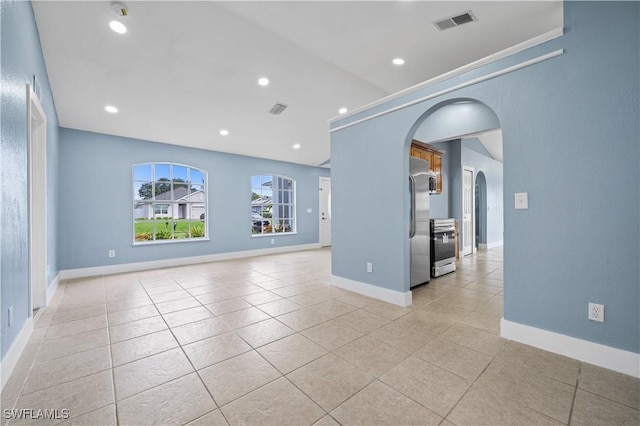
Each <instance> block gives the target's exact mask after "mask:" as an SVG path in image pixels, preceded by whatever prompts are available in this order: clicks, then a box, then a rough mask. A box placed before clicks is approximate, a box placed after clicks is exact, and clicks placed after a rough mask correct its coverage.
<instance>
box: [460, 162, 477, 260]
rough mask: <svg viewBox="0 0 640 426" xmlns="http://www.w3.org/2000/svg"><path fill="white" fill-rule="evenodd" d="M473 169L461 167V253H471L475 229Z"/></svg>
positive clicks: (464, 254)
mask: <svg viewBox="0 0 640 426" xmlns="http://www.w3.org/2000/svg"><path fill="white" fill-rule="evenodd" d="M473 178H474V169H473V168H471V167H467V166H463V167H462V255H463V256H466V255H468V254H472V253H473V251H474V250H473V249H474V246H475V244H474V240H475V230H474V220H473V210H474V206H475V203H474V195H475V194H474V192H475V191H474V188H475V185H474V182H473V180H474V179H473Z"/></svg>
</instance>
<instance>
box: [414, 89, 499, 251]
mask: <svg viewBox="0 0 640 426" xmlns="http://www.w3.org/2000/svg"><path fill="white" fill-rule="evenodd" d="M487 132H492V133H500V120H499V119H498V116H497V114H496V113H495V112H494V111H493V109H492V108H491V107H489V106H487V105H486V104H485V103H483V102H481V101H479V100H476V99H471V98H458V99H451V100H447V101H444V102H441V103H439V104H437V105H435V106H433V107H432V108H430V109H429V110H427V111H425V113H424V114H423V115H422V116H421V117H420V118H418V120H416V122H415V124H414V125H413V126H412V127H411V129H410V131H409V133H408V135H407V139H406V141H405V142H406V143H405V149H406V151H407V153H408V151H409V147H410V145H411V142H412V141H413V140H414V139H415V140H419V141H420V142H424V143H428V144H432V145H435V146H437V147H438V148H440V149H442V150H444V151H446V154H445V157H443V163H446V172H443V176H442V179H443V188H444V189H443V191H442V193H441V194H432V195H431V197H430V198H431V202H430V206H431V207H430V216H431V217H448V218H453V219H455V220H456V221H458V223H459V228H460V236H459V241H460V242H462V241H465V242H467V244H468V247H466V246H465V248H464V249H463V248H462V244H461V247H460V251H461V253H463V254H471V253H473V252H474V251H475V248H476V247H477V245H478V241H477V240H478V235H479V234H478V232H477V230H476V227H477V218H476V216H477V213H476V211H477V210H476V209H474V205H475V197H474V194H475V191H474V187H475V184H476V182H475V181H476V174H475V172H474V173H472V177H471V182H469V179H468V176H466V175H465V170H473V169H474V167H473V166H471V165H470V164H466V163H465V157H464V152H465V147H464V145H463V141H466V140H468V139H470V138H473V137H475V136H478V135H481V134H484V133H487ZM468 174H469V173H467V175H468ZM465 176H466V177H467V178H466V179H465ZM483 178H484V185H485V186H484V188H485V196H484V203H485V206H486V176H484V174H483ZM465 182H466V185H465ZM465 194H467V198H465ZM465 206H468V207H470V208H468V209H465ZM486 211H487V210H486V208H485V209H484V212H485V214H484V222H483V223H484V228H483V230H484V234H483V236H484V240H483V243H484V244H486V241H487V239H486V238H487V237H486V236H487V232H486Z"/></svg>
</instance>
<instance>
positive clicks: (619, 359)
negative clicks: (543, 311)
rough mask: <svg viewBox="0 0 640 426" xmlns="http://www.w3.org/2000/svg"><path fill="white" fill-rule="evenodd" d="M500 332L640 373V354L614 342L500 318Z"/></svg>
mask: <svg viewBox="0 0 640 426" xmlns="http://www.w3.org/2000/svg"><path fill="white" fill-rule="evenodd" d="M500 335H501V336H502V337H504V338H506V339H510V340H515V341H516V342H520V343H524V344H527V345H530V346H535V347H536V348H540V349H544V350H545V351H549V352H553V353H556V354H560V355H564V356H568V357H570V358H574V359H577V360H580V361H584V362H587V363H589V364H593V365H597V366H599V367H604V368H607V369H609V370H613V371H617V372H619V373H623V374H628V375H629V376H633V377H640V354H637V353H634V352H629V351H625V350H622V349H616V348H612V347H611V346H605V345H601V344H599V343H593V342H589V341H587V340H582V339H576V338H575V337H570V336H566V335H564V334H559V333H554V332H552V331H547V330H543V329H540V328H535V327H531V326H528V325H523V324H519V323H516V322H511V321H507V320H505V319H504V318H502V320H501V321H500Z"/></svg>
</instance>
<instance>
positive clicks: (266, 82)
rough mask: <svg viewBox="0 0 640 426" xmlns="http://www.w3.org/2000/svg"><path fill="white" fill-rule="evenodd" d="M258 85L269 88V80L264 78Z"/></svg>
mask: <svg viewBox="0 0 640 426" xmlns="http://www.w3.org/2000/svg"><path fill="white" fill-rule="evenodd" d="M258 84H259V85H260V86H267V85H269V79H268V78H266V77H262V78H261V79H260V80H258Z"/></svg>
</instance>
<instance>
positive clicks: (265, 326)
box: [236, 318, 295, 348]
mask: <svg viewBox="0 0 640 426" xmlns="http://www.w3.org/2000/svg"><path fill="white" fill-rule="evenodd" d="M294 333H295V330H293V329H291V328H289V327H287V326H286V325H284V324H282V323H281V322H280V321H278V320H275V319H273V318H271V319H268V320H264V321H260V322H257V323H255V324H251V325H248V326H246V327H243V328H239V329H237V330H236V334H237V335H238V336H240V337H241V338H242V339H243V340H244V341H245V342H247V343H249V344H250V345H251V346H253V347H254V348H258V347H260V346H264V345H266V344H267V343H271V342H273V341H276V340H278V339H281V338H283V337H286V336H289V335H291V334H294Z"/></svg>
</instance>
